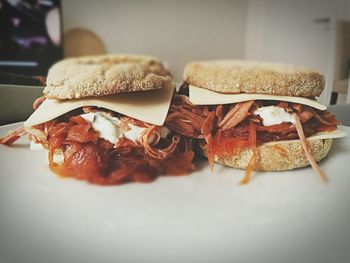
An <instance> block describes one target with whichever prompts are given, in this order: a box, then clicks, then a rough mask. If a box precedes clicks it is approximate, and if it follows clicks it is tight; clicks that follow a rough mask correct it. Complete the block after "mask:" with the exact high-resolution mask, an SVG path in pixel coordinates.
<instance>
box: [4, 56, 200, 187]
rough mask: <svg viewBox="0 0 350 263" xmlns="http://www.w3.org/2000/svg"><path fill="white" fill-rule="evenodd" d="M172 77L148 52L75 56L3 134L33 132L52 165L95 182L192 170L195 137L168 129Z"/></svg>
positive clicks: (11, 137)
mask: <svg viewBox="0 0 350 263" xmlns="http://www.w3.org/2000/svg"><path fill="white" fill-rule="evenodd" d="M173 92H174V85H173V84H172V76H171V74H170V73H169V71H168V70H167V69H166V68H165V67H164V65H163V64H162V62H161V61H159V60H158V59H157V58H154V57H150V56H139V55H104V56H89V57H80V58H70V59H66V60H63V61H60V62H58V63H56V64H55V65H53V66H52V67H51V68H50V70H49V72H48V76H47V80H46V87H45V89H44V92H43V93H44V96H43V97H41V98H38V99H37V100H36V101H35V102H34V105H33V107H34V108H35V111H34V113H33V114H32V115H31V116H30V117H29V118H28V119H27V120H26V121H25V122H24V124H23V126H21V127H19V128H17V129H16V130H14V131H12V132H11V133H10V134H8V135H7V136H5V137H3V138H1V139H0V143H1V144H6V145H11V144H12V143H14V142H15V141H16V140H17V139H18V138H19V137H21V136H23V135H25V134H29V137H30V140H31V144H30V147H31V148H32V149H35V148H44V149H46V150H47V151H48V162H49V167H50V169H51V170H52V171H53V172H54V173H56V174H58V175H60V176H64V177H74V178H77V179H82V180H86V181H88V182H90V183H93V184H101V185H110V184H121V183H125V182H133V181H137V182H149V181H152V180H154V179H155V178H156V177H157V176H158V175H163V174H169V175H182V174H186V173H188V172H189V171H192V170H193V169H194V166H193V164H192V159H193V157H194V153H193V151H192V150H191V148H190V143H189V139H188V138H185V137H184V136H181V135H179V134H177V133H176V132H174V131H172V130H170V129H168V128H167V127H165V126H164V125H163V124H164V121H165V118H166V115H167V112H168V109H169V105H170V102H171V98H172V95H173Z"/></svg>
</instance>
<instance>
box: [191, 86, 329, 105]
mask: <svg viewBox="0 0 350 263" xmlns="http://www.w3.org/2000/svg"><path fill="white" fill-rule="evenodd" d="M189 91H190V101H191V102H192V103H193V104H194V105H217V104H229V103H237V102H242V101H247V100H277V101H288V102H294V103H299V104H303V105H307V106H310V107H313V108H316V109H319V110H325V109H327V106H325V105H323V104H321V103H319V102H317V101H316V100H312V99H308V98H302V97H290V96H276V95H266V94H248V93H238V94H232V93H230V94H227V93H219V92H215V91H211V90H207V89H203V88H199V87H196V86H191V85H190V86H189Z"/></svg>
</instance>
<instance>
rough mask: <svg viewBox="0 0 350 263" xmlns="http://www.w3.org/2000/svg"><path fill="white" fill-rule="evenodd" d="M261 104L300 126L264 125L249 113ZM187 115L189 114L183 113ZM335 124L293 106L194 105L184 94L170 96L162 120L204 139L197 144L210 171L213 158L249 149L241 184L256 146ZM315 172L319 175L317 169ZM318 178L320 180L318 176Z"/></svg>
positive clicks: (329, 118)
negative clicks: (291, 117)
mask: <svg viewBox="0 0 350 263" xmlns="http://www.w3.org/2000/svg"><path fill="white" fill-rule="evenodd" d="M265 105H266V106H267V105H275V106H278V107H281V108H284V109H285V110H286V112H288V113H292V114H294V115H295V116H297V117H298V122H300V125H298V124H296V125H294V124H292V123H290V122H283V123H281V124H275V125H270V126H264V125H263V122H262V119H261V118H260V117H259V116H257V115H255V114H253V112H254V111H255V110H256V109H257V108H259V107H263V106H265ZM188 112H190V113H191V114H185V113H188ZM200 123H202V125H200ZM338 124H339V123H338V121H337V120H336V119H335V117H334V115H332V114H331V113H329V112H327V111H320V110H316V109H313V108H311V107H309V106H306V105H301V104H297V103H289V102H275V101H246V102H242V103H237V104H225V105H217V106H195V105H193V104H192V103H191V102H190V101H189V99H188V97H187V96H185V95H175V96H174V99H173V105H172V106H171V108H170V111H169V115H168V117H167V119H166V126H167V127H169V128H172V129H173V130H175V131H176V132H177V133H179V134H182V135H184V136H187V137H191V138H193V139H204V141H203V140H202V141H200V142H199V144H200V145H201V147H202V148H203V149H204V151H205V152H206V155H207V157H208V160H209V163H210V166H211V168H213V164H214V159H215V157H216V156H218V157H224V156H231V155H236V154H238V153H239V152H240V151H241V150H242V149H246V148H251V149H252V150H253V156H252V158H251V160H250V162H249V164H248V167H247V168H246V174H245V177H244V178H243V179H242V181H241V184H244V183H247V182H249V179H250V177H251V174H252V171H253V170H254V169H255V165H256V163H257V161H258V155H257V147H258V146H259V145H260V144H262V143H265V142H271V141H282V140H294V139H298V138H300V139H301V136H302V135H301V131H302V133H303V135H304V137H309V136H312V135H314V134H316V133H318V132H323V131H333V130H336V129H337V125H338ZM301 141H302V139H301ZM302 144H303V142H302ZM304 150H305V149H304ZM308 158H309V157H308ZM309 161H310V164H311V165H312V167H313V168H314V169H315V167H316V166H315V164H313V162H312V160H311V159H309ZM314 163H315V162H314ZM316 165H317V164H316ZM315 171H316V172H317V173H318V174H320V173H319V172H318V171H317V169H315ZM320 176H321V178H324V176H322V174H320Z"/></svg>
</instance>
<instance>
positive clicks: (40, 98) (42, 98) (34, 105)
mask: <svg viewBox="0 0 350 263" xmlns="http://www.w3.org/2000/svg"><path fill="white" fill-rule="evenodd" d="M45 100H46V97H45V96H41V97H39V98H37V99H36V100H35V101H34V103H33V109H34V110H36V109H38V108H39V106H40V105H41V103H43V102H44V101H45Z"/></svg>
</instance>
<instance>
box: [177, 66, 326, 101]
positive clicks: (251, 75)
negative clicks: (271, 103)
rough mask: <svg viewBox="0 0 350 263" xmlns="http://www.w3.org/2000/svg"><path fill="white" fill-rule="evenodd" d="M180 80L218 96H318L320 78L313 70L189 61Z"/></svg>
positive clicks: (321, 81)
mask: <svg viewBox="0 0 350 263" xmlns="http://www.w3.org/2000/svg"><path fill="white" fill-rule="evenodd" d="M184 81H185V82H186V83H187V84H189V85H193V86H198V87H201V88H205V89H209V90H212V91H216V92H222V93H255V94H268V95H280V96H297V97H312V98H314V97H318V96H320V94H321V92H322V90H323V88H324V82H325V81H324V76H323V75H322V74H321V73H320V72H318V71H315V70H312V69H307V68H302V67H298V66H292V65H282V64H276V63H265V62H256V61H244V60H217V61H202V62H193V63H190V64H188V65H187V66H186V67H185V72H184Z"/></svg>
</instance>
